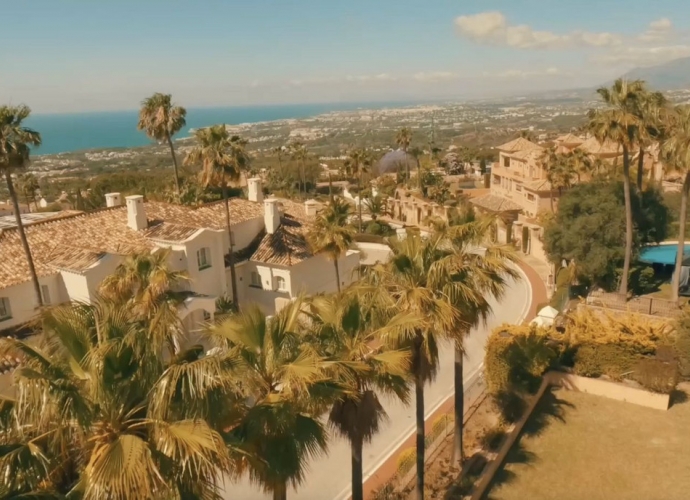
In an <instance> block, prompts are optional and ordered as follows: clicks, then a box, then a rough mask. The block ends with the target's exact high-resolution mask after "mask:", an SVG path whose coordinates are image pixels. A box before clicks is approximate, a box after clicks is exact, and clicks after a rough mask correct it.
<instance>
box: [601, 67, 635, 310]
mask: <svg viewBox="0 0 690 500" xmlns="http://www.w3.org/2000/svg"><path fill="white" fill-rule="evenodd" d="M597 92H598V94H599V95H600V96H601V98H602V100H603V101H604V104H605V105H606V108H605V109H601V110H596V111H592V112H590V121H589V125H588V127H589V130H590V131H591V132H592V133H593V134H594V136H595V137H596V138H597V139H598V140H600V141H608V140H610V141H613V142H616V143H617V144H618V145H619V146H620V147H621V148H622V150H623V192H624V194H625V228H626V229H625V239H624V241H625V256H624V260H623V275H622V278H621V282H620V289H619V292H620V294H621V295H623V296H624V297H627V295H628V275H629V274H630V264H631V261H632V254H633V232H634V228H633V214H632V210H633V209H632V202H631V193H630V192H631V190H630V154H631V151H632V149H633V147H634V145H635V144H636V142H637V141H638V138H639V136H640V128H641V126H642V123H641V121H640V118H639V116H638V112H637V110H638V109H639V107H640V102H641V99H642V97H641V96H642V95H643V94H644V92H646V87H645V84H644V82H642V81H640V80H635V81H631V82H629V81H627V80H623V79H620V78H619V79H618V80H616V81H615V82H614V84H613V85H612V87H611V88H610V89H609V88H605V87H602V88H600V89H598V90H597Z"/></svg>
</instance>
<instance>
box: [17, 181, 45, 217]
mask: <svg viewBox="0 0 690 500" xmlns="http://www.w3.org/2000/svg"><path fill="white" fill-rule="evenodd" d="M18 181H19V186H18V187H19V191H21V193H22V194H23V195H24V201H25V203H26V208H27V210H29V211H31V202H33V203H34V210H38V202H37V201H36V192H37V191H38V190H39V189H40V186H39V185H38V179H36V176H35V175H34V174H23V175H20V176H19V178H18Z"/></svg>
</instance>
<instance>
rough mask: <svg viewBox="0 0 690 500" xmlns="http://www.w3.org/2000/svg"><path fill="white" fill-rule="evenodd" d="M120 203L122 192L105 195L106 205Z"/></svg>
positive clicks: (113, 205) (110, 205) (117, 204)
mask: <svg viewBox="0 0 690 500" xmlns="http://www.w3.org/2000/svg"><path fill="white" fill-rule="evenodd" d="M120 205H122V196H120V193H107V194H106V195H105V206H106V207H119V206H120Z"/></svg>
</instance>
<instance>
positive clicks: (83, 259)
mask: <svg viewBox="0 0 690 500" xmlns="http://www.w3.org/2000/svg"><path fill="white" fill-rule="evenodd" d="M104 255H105V253H103V252H94V251H91V250H84V249H82V248H74V247H64V248H62V249H56V251H55V254H54V255H53V257H52V258H48V259H47V261H46V264H47V265H48V266H51V267H54V268H56V269H64V270H67V271H75V272H82V271H85V270H87V269H88V268H89V267H91V266H92V265H94V264H95V263H96V262H98V261H99V260H100V259H101V258H103V256H104Z"/></svg>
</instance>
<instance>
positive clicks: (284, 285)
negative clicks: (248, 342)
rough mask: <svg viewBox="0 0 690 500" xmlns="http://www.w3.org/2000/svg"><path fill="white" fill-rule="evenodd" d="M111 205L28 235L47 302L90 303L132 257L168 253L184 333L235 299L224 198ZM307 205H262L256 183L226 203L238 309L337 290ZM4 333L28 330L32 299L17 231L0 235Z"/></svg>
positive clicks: (355, 265) (348, 276)
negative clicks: (315, 249)
mask: <svg viewBox="0 0 690 500" xmlns="http://www.w3.org/2000/svg"><path fill="white" fill-rule="evenodd" d="M106 199H107V208H105V209H102V210H97V211H94V212H89V213H82V212H76V213H75V212H72V213H69V214H67V215H66V216H64V217H61V218H58V219H55V218H53V219H50V220H47V221H42V222H34V223H32V224H30V225H28V226H27V227H26V233H27V237H28V240H29V245H30V247H31V251H32V255H33V257H34V262H35V266H36V271H37V274H38V276H39V281H40V284H41V290H42V292H43V299H44V302H45V303H46V304H47V305H54V304H58V303H65V302H69V301H74V300H78V301H84V302H90V301H92V300H93V299H94V298H95V296H96V292H97V290H98V286H99V284H100V283H101V281H102V280H103V279H104V278H105V277H106V276H107V275H109V274H111V273H112V272H113V271H114V270H115V269H116V268H117V266H118V265H119V264H120V263H121V262H122V261H123V259H124V257H125V256H126V255H128V254H131V253H133V252H141V251H151V252H153V251H156V249H159V248H168V249H170V250H171V253H170V266H171V267H172V268H173V269H178V270H185V271H186V272H187V274H188V277H189V281H188V282H187V283H184V284H183V285H180V286H181V287H183V290H185V291H189V292H190V295H189V298H188V299H187V300H186V301H185V304H184V306H183V307H181V310H180V315H181V317H182V319H183V323H184V324H185V326H186V327H187V328H191V327H193V326H194V325H196V324H197V322H198V321H200V320H203V319H204V318H208V317H209V315H213V313H214V312H215V301H216V299H217V298H219V297H221V296H224V295H227V296H231V293H232V292H231V290H232V287H231V279H230V269H229V267H228V265H227V262H228V256H229V252H230V239H229V237H228V232H227V229H226V222H225V208H224V204H223V202H222V201H221V202H216V203H211V204H207V205H203V206H201V207H198V208H191V207H185V206H180V205H172V204H167V203H160V202H148V201H144V198H143V197H142V196H128V197H127V198H126V200H125V201H126V203H125V204H123V203H122V202H123V200H122V197H121V196H120V194H119V193H110V194H108V195H106ZM316 209H317V206H315V204H314V203H313V202H311V203H308V204H299V203H295V202H292V201H289V200H277V199H272V198H271V199H266V200H264V199H263V193H262V190H261V181H260V180H259V179H249V200H242V199H232V200H230V220H231V224H232V226H231V227H232V235H233V242H234V245H233V250H234V255H235V268H236V271H237V287H238V300H239V303H240V306H244V305H247V304H249V303H256V304H258V305H259V306H260V307H261V308H262V309H263V310H264V311H265V312H266V313H267V314H273V313H275V312H276V311H277V310H278V309H280V308H281V307H282V306H283V305H284V304H285V303H286V302H287V301H289V300H291V299H292V298H294V297H296V296H297V295H299V294H300V293H302V292H304V293H308V294H313V293H318V292H333V291H335V290H336V288H337V287H336V283H335V269H334V266H333V262H331V261H329V260H328V259H327V258H326V257H325V256H322V255H312V253H311V251H310V250H309V246H308V245H307V242H306V233H307V232H308V231H309V229H310V225H311V221H312V219H313V217H314V215H315V214H316ZM0 256H1V258H0V331H2V330H10V329H12V328H16V327H21V326H22V325H24V324H26V322H27V321H29V320H30V319H31V318H32V317H33V315H34V314H35V311H34V307H35V304H34V302H35V301H34V298H33V287H32V284H31V281H30V275H29V270H28V265H27V262H26V258H25V256H24V252H23V249H22V246H21V242H20V240H19V237H18V234H17V230H16V228H9V229H3V230H1V231H0ZM359 261H360V252H358V251H355V250H352V251H348V252H347V254H346V255H345V256H343V257H342V258H341V259H340V260H339V267H340V278H341V281H342V283H341V286H347V285H348V284H350V283H351V282H352V281H353V280H354V279H356V272H357V270H358V269H359Z"/></svg>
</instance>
